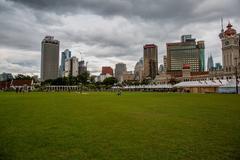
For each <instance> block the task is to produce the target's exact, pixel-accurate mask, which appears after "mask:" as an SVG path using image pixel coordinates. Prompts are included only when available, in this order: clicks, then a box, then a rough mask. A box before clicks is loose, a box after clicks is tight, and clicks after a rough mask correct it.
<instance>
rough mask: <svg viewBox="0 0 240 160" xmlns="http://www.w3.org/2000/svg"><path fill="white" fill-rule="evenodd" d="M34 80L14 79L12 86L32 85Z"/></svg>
mask: <svg viewBox="0 0 240 160" xmlns="http://www.w3.org/2000/svg"><path fill="white" fill-rule="evenodd" d="M32 81H33V80H13V81H12V86H25V85H27V86H31V85H32Z"/></svg>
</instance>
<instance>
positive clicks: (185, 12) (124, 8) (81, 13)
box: [0, 0, 240, 72]
mask: <svg viewBox="0 0 240 160" xmlns="http://www.w3.org/2000/svg"><path fill="white" fill-rule="evenodd" d="M239 6H240V1H239V0H222V1H221V3H219V0H202V1H197V0H118V1H117V0H38V1H35V0H0V27H1V30H0V37H1V38H0V49H13V50H14V49H15V50H19V52H18V53H12V52H10V51H9V52H8V53H7V54H11V55H16V54H22V55H24V52H26V51H34V52H35V54H37V55H38V56H36V55H33V56H32V55H28V56H29V57H31V59H30V60H28V59H25V58H23V57H18V56H16V57H14V58H13V59H14V60H9V59H10V58H8V59H7V60H6V58H5V61H4V63H3V62H0V66H1V67H0V72H1V71H4V70H5V69H7V68H11V70H12V71H17V70H16V68H18V69H19V71H23V70H27V71H28V72H29V71H32V72H35V71H36V70H38V72H39V70H40V63H39V62H40V42H41V40H42V38H43V37H44V36H45V35H53V36H55V38H56V39H58V40H60V41H61V50H63V49H65V48H70V49H71V48H74V46H75V47H76V46H78V47H76V48H75V50H76V52H77V51H78V50H82V49H83V50H85V52H86V56H85V57H86V59H88V61H91V60H96V61H99V63H90V67H91V68H92V69H93V70H94V71H96V70H98V69H97V68H99V67H100V65H108V63H109V64H111V65H113V64H114V63H115V62H119V61H122V62H124V61H126V62H128V63H132V62H134V63H133V65H134V64H135V61H138V59H139V58H140V57H142V47H143V45H144V44H146V43H156V44H157V45H158V46H159V59H161V58H162V57H161V56H162V55H163V54H165V48H166V47H165V43H166V42H172V41H179V38H180V36H181V35H182V34H193V36H194V37H195V38H197V39H200V38H201V39H203V40H205V39H206V40H207V44H206V46H207V49H206V52H207V53H208V52H211V51H213V52H214V53H213V56H215V57H219V55H221V53H220V44H219V43H220V41H219V39H218V37H217V36H218V31H220V24H219V19H220V17H221V16H223V17H225V19H233V20H234V22H235V24H234V26H235V27H237V26H236V24H237V21H236V19H237V18H239V15H240V10H239V9H238V7H239ZM89 19H90V21H89ZM209 37H214V38H209ZM216 48H217V49H216ZM76 52H75V53H74V54H78V53H76ZM215 52H216V53H215ZM0 54H1V56H2V54H4V55H5V54H6V53H4V52H3V51H0ZM0 58H1V57H0ZM11 58H12V57H11ZM219 59H220V58H218V60H219ZM30 61H32V62H33V63H31V62H30ZM3 64H4V65H3ZM131 65H132V64H131ZM131 65H130V66H131ZM6 66H9V67H6ZM20 66H22V69H20V68H21V67H20ZM30 66H32V68H34V69H33V70H31V69H29V68H30ZM14 67H15V69H14Z"/></svg>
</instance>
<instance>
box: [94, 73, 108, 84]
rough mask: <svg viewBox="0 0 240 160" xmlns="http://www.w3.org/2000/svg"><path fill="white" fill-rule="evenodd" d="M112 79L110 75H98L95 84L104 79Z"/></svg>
mask: <svg viewBox="0 0 240 160" xmlns="http://www.w3.org/2000/svg"><path fill="white" fill-rule="evenodd" d="M109 77H112V75H110V74H100V75H99V76H97V77H95V82H103V81H104V80H105V79H106V78H109Z"/></svg>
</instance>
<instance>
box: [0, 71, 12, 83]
mask: <svg viewBox="0 0 240 160" xmlns="http://www.w3.org/2000/svg"><path fill="white" fill-rule="evenodd" d="M10 80H13V75H12V73H5V72H3V73H2V74H0V82H1V81H10Z"/></svg>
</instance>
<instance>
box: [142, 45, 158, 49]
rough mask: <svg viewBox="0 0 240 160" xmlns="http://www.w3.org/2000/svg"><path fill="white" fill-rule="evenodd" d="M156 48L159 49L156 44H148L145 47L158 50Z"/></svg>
mask: <svg viewBox="0 0 240 160" xmlns="http://www.w3.org/2000/svg"><path fill="white" fill-rule="evenodd" d="M156 47H157V45H155V44H146V45H145V46H144V48H156Z"/></svg>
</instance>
